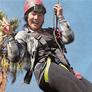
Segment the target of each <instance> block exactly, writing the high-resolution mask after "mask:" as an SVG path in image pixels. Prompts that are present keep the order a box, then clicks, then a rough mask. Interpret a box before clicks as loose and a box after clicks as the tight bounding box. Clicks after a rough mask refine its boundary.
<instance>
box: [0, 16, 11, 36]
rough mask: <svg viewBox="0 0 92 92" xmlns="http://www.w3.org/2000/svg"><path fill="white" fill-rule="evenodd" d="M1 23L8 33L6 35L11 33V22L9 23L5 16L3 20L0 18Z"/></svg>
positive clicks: (4, 30)
mask: <svg viewBox="0 0 92 92" xmlns="http://www.w3.org/2000/svg"><path fill="white" fill-rule="evenodd" d="M0 23H1V25H2V27H3V30H2V31H3V32H4V34H6V35H9V34H11V30H10V24H9V23H8V21H7V20H6V19H5V18H4V17H3V19H2V20H0Z"/></svg>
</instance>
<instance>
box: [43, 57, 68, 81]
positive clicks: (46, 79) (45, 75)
mask: <svg viewBox="0 0 92 92" xmlns="http://www.w3.org/2000/svg"><path fill="white" fill-rule="evenodd" d="M46 62H47V65H46V67H45V69H44V80H45V82H48V81H49V77H48V71H49V67H50V64H51V58H49V57H48V58H47V61H46ZM59 65H60V66H61V67H63V68H64V69H66V70H68V68H67V67H66V66H64V65H63V64H61V63H60V64H59ZM68 71H69V70H68Z"/></svg>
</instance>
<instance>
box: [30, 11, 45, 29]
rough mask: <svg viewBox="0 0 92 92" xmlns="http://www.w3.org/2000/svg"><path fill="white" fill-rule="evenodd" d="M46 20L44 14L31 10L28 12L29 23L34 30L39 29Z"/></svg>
mask: <svg viewBox="0 0 92 92" xmlns="http://www.w3.org/2000/svg"><path fill="white" fill-rule="evenodd" d="M43 22H44V14H43V13H37V12H34V11H32V12H30V13H29V14H28V25H29V27H30V28H31V29H32V30H34V31H39V30H40V29H41V27H42V24H43Z"/></svg>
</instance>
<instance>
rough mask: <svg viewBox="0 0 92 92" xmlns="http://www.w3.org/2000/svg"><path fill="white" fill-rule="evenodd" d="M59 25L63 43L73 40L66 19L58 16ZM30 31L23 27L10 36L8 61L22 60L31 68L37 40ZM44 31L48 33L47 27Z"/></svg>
mask: <svg viewBox="0 0 92 92" xmlns="http://www.w3.org/2000/svg"><path fill="white" fill-rule="evenodd" d="M59 27H60V31H61V33H62V36H61V40H62V41H63V43H64V44H69V43H71V42H72V41H73V40H74V33H73V31H72V30H71V28H70V26H69V24H68V23H67V21H65V20H63V21H62V20H61V18H60V17H59ZM43 30H44V29H43ZM52 31H53V30H52ZM32 32H34V31H33V30H31V29H29V28H25V29H24V30H23V31H19V32H18V33H17V35H16V36H15V38H13V37H10V39H9V43H8V45H7V47H8V58H9V60H10V61H12V62H19V61H20V62H23V63H24V65H27V68H28V67H31V68H33V64H34V62H35V59H37V58H36V54H37V49H38V44H39V41H38V40H37V39H36V38H35V37H34V36H32V34H31V33H32ZM46 32H47V33H48V29H46ZM50 35H52V34H50ZM45 36H46V35H45ZM43 37H44V36H43ZM47 39H48V37H47ZM50 39H53V36H51V37H50ZM52 47H53V46H52ZM43 55H44V54H43ZM38 62H39V61H38ZM26 63H27V64H26ZM30 63H31V66H30Z"/></svg>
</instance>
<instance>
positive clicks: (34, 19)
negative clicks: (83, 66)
mask: <svg viewBox="0 0 92 92" xmlns="http://www.w3.org/2000/svg"><path fill="white" fill-rule="evenodd" d="M54 11H55V15H56V16H57V19H58V23H59V30H60V31H59V30H58V29H57V30H58V31H59V32H60V33H58V31H55V30H54V29H53V28H46V29H44V28H42V25H43V23H44V16H45V13H46V9H45V7H44V5H43V3H42V1H41V0H26V1H25V4H24V19H25V22H26V24H25V26H24V30H23V31H20V32H18V34H17V35H16V36H15V37H12V35H10V39H9V43H8V45H7V47H8V59H9V60H10V61H12V62H22V63H27V64H25V65H27V66H25V68H26V70H27V74H26V76H25V78H24V82H25V83H29V82H30V79H31V76H32V73H33V71H34V74H35V77H36V80H37V83H38V85H39V87H40V88H41V89H42V90H43V91H44V92H92V84H91V83H89V82H88V81H87V80H85V79H84V78H81V76H75V75H76V74H75V73H74V71H73V69H72V68H71V66H70V64H69V62H68V60H67V59H66V57H65V55H64V52H65V47H64V45H65V44H69V43H71V42H73V40H74V33H73V31H72V30H71V28H70V26H69V25H68V23H67V21H66V20H65V19H64V16H63V10H62V7H61V6H60V5H59V4H56V5H55V6H54ZM9 34H11V33H9ZM58 35H59V36H58Z"/></svg>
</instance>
